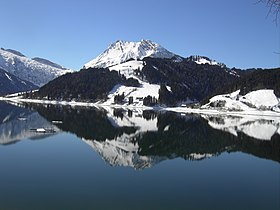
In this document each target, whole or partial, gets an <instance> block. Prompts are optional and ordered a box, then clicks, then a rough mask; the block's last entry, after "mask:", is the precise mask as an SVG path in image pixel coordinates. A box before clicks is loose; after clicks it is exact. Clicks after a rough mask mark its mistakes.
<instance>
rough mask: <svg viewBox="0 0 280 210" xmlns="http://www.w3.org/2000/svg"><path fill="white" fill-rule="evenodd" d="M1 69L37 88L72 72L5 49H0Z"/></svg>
mask: <svg viewBox="0 0 280 210" xmlns="http://www.w3.org/2000/svg"><path fill="white" fill-rule="evenodd" d="M38 61H39V62H38ZM0 68H2V69H3V70H5V71H7V72H9V73H10V74H13V75H15V76H16V77H18V78H19V79H22V80H25V81H29V82H31V83H33V84H34V85H37V86H42V85H44V84H46V83H48V82H49V81H50V80H53V79H54V78H56V77H58V76H61V75H63V74H65V73H67V72H72V70H70V69H65V68H63V67H61V66H59V65H57V64H54V63H52V62H50V61H47V60H45V59H38V58H35V59H30V58H27V57H26V56H24V55H23V54H22V53H20V52H18V51H15V50H11V49H7V50H6V49H4V48H1V49H0Z"/></svg>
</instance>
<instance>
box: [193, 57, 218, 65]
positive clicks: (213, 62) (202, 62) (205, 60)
mask: <svg viewBox="0 0 280 210" xmlns="http://www.w3.org/2000/svg"><path fill="white" fill-rule="evenodd" d="M195 62H196V63H197V64H209V65H218V62H216V61H212V60H208V59H205V58H200V59H198V60H197V61H195Z"/></svg>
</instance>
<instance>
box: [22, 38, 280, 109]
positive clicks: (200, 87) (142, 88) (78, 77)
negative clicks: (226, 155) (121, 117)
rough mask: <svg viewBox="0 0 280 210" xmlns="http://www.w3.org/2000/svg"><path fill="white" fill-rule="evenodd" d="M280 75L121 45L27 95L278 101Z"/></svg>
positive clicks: (136, 101) (167, 102)
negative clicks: (252, 95) (271, 94)
mask: <svg viewBox="0 0 280 210" xmlns="http://www.w3.org/2000/svg"><path fill="white" fill-rule="evenodd" d="M279 75H280V69H274V70H273V69H267V70H260V69H249V70H241V69H236V68H232V69H230V68H228V67H227V66H226V65H225V64H223V63H220V62H217V61H215V60H212V59H210V58H208V57H206V56H190V57H188V58H183V57H180V56H178V55H176V54H174V53H172V52H169V51H168V50H166V49H164V48H163V47H161V46H160V45H159V44H157V43H155V42H152V41H147V40H142V41H140V42H126V41H117V42H115V43H113V44H111V45H110V46H109V48H108V49H107V50H105V51H104V53H102V54H101V55H99V56H98V57H97V58H96V59H94V60H92V61H90V62H89V63H87V64H85V65H84V69H82V70H81V71H80V72H77V73H74V74H72V75H65V76H62V77H60V78H57V79H54V80H53V81H52V82H50V83H49V84H47V85H45V86H43V87H42V88H41V89H40V90H39V91H38V92H37V93H33V94H31V95H28V96H27V97H29V98H35V99H41V98H44V99H46V98H48V99H52V100H63V101H82V102H95V103H98V104H103V105H112V104H114V105H117V104H119V105H131V106H143V105H144V106H155V105H161V106H181V105H182V106H185V105H189V106H192V105H196V104H197V103H200V104H205V103H207V102H208V100H209V99H210V98H211V97H212V96H215V95H219V94H224V93H231V92H234V91H237V90H239V89H240V94H241V95H242V96H245V95H246V94H247V93H249V92H251V91H255V90H259V89H271V90H274V91H275V94H276V97H278V98H279V97H280V96H279V91H280V89H279V88H280V86H279V84H280V77H279Z"/></svg>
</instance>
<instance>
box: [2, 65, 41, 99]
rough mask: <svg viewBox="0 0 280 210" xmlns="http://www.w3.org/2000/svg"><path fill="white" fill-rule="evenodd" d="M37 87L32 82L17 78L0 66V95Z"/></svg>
mask: <svg viewBox="0 0 280 210" xmlns="http://www.w3.org/2000/svg"><path fill="white" fill-rule="evenodd" d="M36 88H38V87H37V86H35V85H33V84H32V83H30V82H28V81H25V80H22V79H19V78H17V77H16V76H14V75H12V74H10V73H8V72H6V71H4V70H3V69H1V68H0V95H6V94H10V93H17V92H23V91H28V90H33V89H36Z"/></svg>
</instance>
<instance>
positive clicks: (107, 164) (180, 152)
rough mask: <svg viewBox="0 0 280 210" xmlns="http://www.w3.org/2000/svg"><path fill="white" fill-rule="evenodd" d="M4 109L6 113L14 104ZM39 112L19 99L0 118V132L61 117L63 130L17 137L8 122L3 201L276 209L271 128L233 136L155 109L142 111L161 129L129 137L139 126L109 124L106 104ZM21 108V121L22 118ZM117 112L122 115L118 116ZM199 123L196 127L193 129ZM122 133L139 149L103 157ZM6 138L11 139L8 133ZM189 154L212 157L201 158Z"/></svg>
mask: <svg viewBox="0 0 280 210" xmlns="http://www.w3.org/2000/svg"><path fill="white" fill-rule="evenodd" d="M1 108H2V109H1V111H2V110H3V112H2V113H5V112H4V110H9V109H10V108H11V107H9V108H7V109H6V108H3V107H1ZM37 110H38V112H39V113H40V115H41V116H44V118H46V119H47V120H46V121H44V120H45V119H44V118H43V119H40V118H38V117H37V115H35V114H36V112H35V114H34V113H33V112H34V111H30V110H25V109H21V108H18V107H16V108H14V109H13V110H12V111H13V112H12V113H13V114H14V116H15V120H12V117H10V119H8V120H6V121H5V122H4V123H2V124H1V127H0V128H1V130H0V131H1V132H2V134H3V133H5V132H6V131H7V130H9V129H10V126H11V125H13V127H14V128H15V127H16V128H19V130H21V131H22V130H23V129H24V128H26V127H28V126H27V125H28V120H29V118H30V119H32V120H33V121H34V119H36V122H37V124H38V125H39V124H40V123H41V124H40V126H43V125H45V126H51V124H48V121H50V122H51V121H52V120H62V121H63V123H62V124H57V125H56V126H57V127H58V128H59V129H61V130H62V131H58V132H57V133H56V134H55V135H48V136H45V137H44V138H42V136H41V137H38V136H37V137H34V136H33V137H32V138H25V139H18V141H14V139H13V138H11V136H19V135H18V133H19V131H16V130H12V132H11V133H12V134H11V135H10V139H12V140H13V141H12V142H13V144H10V143H9V144H4V145H0V159H1V162H0V168H1V173H0V186H1V189H0V209H272V210H273V209H279V207H280V201H279V197H280V187H279V186H280V165H279V153H277V151H279V147H278V145H279V144H277V143H278V142H279V141H278V136H277V135H274V136H273V137H272V140H271V141H261V140H256V139H253V138H252V137H248V136H246V135H244V134H241V135H240V137H238V138H237V137H234V136H232V135H230V134H228V133H226V132H224V131H218V130H214V129H211V128H210V127H209V126H207V123H206V121H204V120H202V119H199V118H197V117H194V116H189V117H188V119H185V118H186V116H184V117H182V116H180V117H178V115H173V114H170V115H166V114H164V115H160V116H159V115H156V114H154V113H149V114H147V113H145V114H144V115H145V118H146V120H149V121H150V122H151V121H152V120H155V119H157V126H158V130H157V131H145V132H140V134H139V135H138V134H137V135H134V134H135V133H137V132H138V131H139V128H135V127H131V126H126V127H122V128H119V127H114V126H112V122H111V121H112V119H111V121H110V120H108V118H107V117H108V115H107V114H106V112H99V111H96V110H95V111H92V110H88V109H86V110H85V109H81V110H79V111H77V110H76V111H75V110H73V109H65V108H54V107H49V108H48V109H46V108H43V107H40V108H37ZM7 113H9V116H13V115H11V114H10V113H11V112H9V111H7ZM18 116H22V117H25V118H26V120H25V121H22V122H21V121H19V120H18ZM30 116H31V117H30ZM114 116H119V118H118V119H121V116H122V112H115V115H114ZM93 118H94V119H93ZM122 118H123V121H124V120H125V116H122ZM3 119H6V115H5V114H3ZM90 119H92V120H90ZM182 119H183V120H182ZM2 122H3V120H2ZM18 123H20V124H22V123H25V124H24V126H20V125H18ZM110 123H111V124H110ZM166 124H168V125H169V127H168V126H166ZM32 126H34V125H32ZM167 127H168V129H166V128H167ZM197 129H198V130H199V131H200V134H197V133H193V132H195V131H198V130H197ZM27 133H28V132H27ZM28 134H29V133H28ZM32 135H33V134H32ZM3 136H4V135H2V137H3ZM6 136H7V135H6ZM125 136H133V139H132V140H130V141H134V143H135V144H136V143H137V144H138V145H139V150H138V151H136V152H135V153H129V152H125V151H123V150H122V151H121V153H116V154H118V155H119V156H120V154H122V155H123V156H122V157H115V159H110V156H108V155H110V153H105V152H104V151H105V149H106V148H107V147H106V148H105V146H108V145H107V144H106V141H105V140H106V139H107V140H108V139H112V140H114V139H115V140H114V141H113V142H114V143H115V142H117V141H118V140H121V139H122V138H124V137H125ZM205 136H208V139H205V138H206V137H205ZM219 136H220V137H219ZM239 138H242V139H239ZM86 139H87V140H86ZM193 139H194V140H193ZM191 140H193V141H191ZM239 140H242V142H239ZM1 141H2V140H1ZM7 142H9V138H6V139H5V143H7ZM92 142H93V143H96V145H95V146H98V145H101V146H100V147H98V148H99V149H100V148H104V151H101V150H95V149H98V148H97V147H93V146H92V145H91V143H92ZM195 142H197V145H196V144H195ZM271 142H272V143H271ZM132 145H133V144H132ZM207 145H208V146H207ZM271 145H272V146H273V145H274V146H275V147H276V148H274V149H273V147H272V146H271ZM109 146H112V145H111V144H109ZM129 146H131V145H129ZM182 147H184V148H182ZM94 148H95V149H94ZM112 148H113V149H114V147H112ZM112 148H111V147H110V149H112ZM110 151H112V150H110ZM102 152H103V153H102ZM193 154H200V155H202V154H208V155H209V156H202V157H201V158H198V157H196V156H193ZM102 155H103V156H102ZM106 155H107V156H106ZM129 155H134V156H132V157H133V158H134V159H132V160H130V159H129V160H130V161H132V162H129V163H130V165H129V164H128V165H126V166H124V165H121V164H124V163H125V162H124V160H128V158H129V157H131V156H129ZM137 155H138V156H137ZM135 158H138V159H135ZM141 158H142V159H141ZM145 158H147V160H146V159H145ZM149 158H150V159H149ZM144 160H146V161H147V163H149V165H147V164H144ZM113 161H115V162H113ZM118 161H119V162H118ZM121 161H123V162H121ZM133 161H134V162H133ZM114 164H115V165H114Z"/></svg>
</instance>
